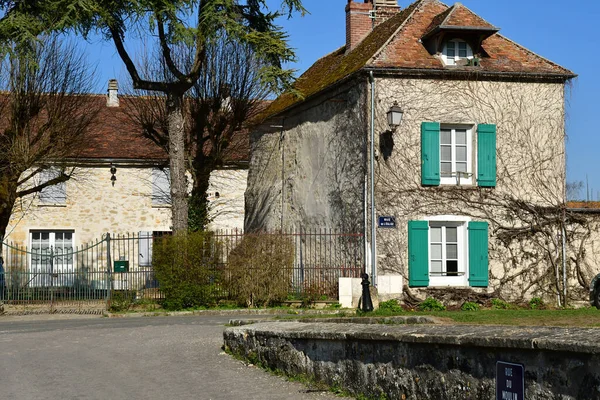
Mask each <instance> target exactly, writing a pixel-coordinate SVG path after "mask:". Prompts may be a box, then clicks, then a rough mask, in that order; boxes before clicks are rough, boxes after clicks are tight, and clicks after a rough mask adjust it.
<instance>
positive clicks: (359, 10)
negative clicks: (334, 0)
mask: <svg viewBox="0 0 600 400" xmlns="http://www.w3.org/2000/svg"><path fill="white" fill-rule="evenodd" d="M372 11H373V0H364V1H363V2H362V3H357V2H354V1H352V0H348V4H347V5H346V53H349V52H350V51H352V49H354V48H355V47H356V46H357V45H358V44H359V43H360V42H361V41H362V40H363V39H364V38H365V37H367V35H368V34H369V32H371V30H372V29H373V20H372V19H371V15H372V14H371V13H372Z"/></svg>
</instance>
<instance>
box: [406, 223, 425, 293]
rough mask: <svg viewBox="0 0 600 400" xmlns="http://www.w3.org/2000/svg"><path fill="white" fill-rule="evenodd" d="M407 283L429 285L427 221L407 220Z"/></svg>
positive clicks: (410, 284)
mask: <svg viewBox="0 0 600 400" xmlns="http://www.w3.org/2000/svg"><path fill="white" fill-rule="evenodd" d="M408 285H409V286H412V287H415V286H429V222H427V221H408Z"/></svg>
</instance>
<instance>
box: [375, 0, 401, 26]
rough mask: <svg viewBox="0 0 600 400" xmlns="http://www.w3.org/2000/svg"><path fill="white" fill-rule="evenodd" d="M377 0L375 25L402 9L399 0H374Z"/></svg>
mask: <svg viewBox="0 0 600 400" xmlns="http://www.w3.org/2000/svg"><path fill="white" fill-rule="evenodd" d="M373 1H374V2H375V26H377V25H379V24H380V23H382V22H383V21H385V20H387V19H388V18H391V17H393V16H394V15H396V14H397V13H398V12H399V11H400V6H398V0H373Z"/></svg>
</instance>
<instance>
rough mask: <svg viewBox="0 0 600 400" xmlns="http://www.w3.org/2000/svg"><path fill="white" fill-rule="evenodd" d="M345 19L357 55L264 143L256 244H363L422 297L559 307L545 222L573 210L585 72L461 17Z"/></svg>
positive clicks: (256, 150)
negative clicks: (568, 105) (573, 99)
mask: <svg viewBox="0 0 600 400" xmlns="http://www.w3.org/2000/svg"><path fill="white" fill-rule="evenodd" d="M345 10H346V44H345V45H344V46H343V47H341V48H339V49H337V50H335V51H333V52H332V53H330V54H328V55H326V56H324V57H323V58H321V59H319V60H318V61H317V62H316V63H315V64H314V65H313V66H312V67H311V68H309V69H308V70H307V71H306V72H305V73H304V74H303V75H302V76H301V77H300V78H299V79H298V80H297V82H296V84H295V89H296V90H297V91H299V92H300V93H302V96H296V95H294V94H292V93H287V94H284V95H282V96H280V97H279V98H278V99H277V100H276V101H274V102H273V103H272V104H271V105H270V107H269V108H268V109H267V110H266V111H265V113H264V114H263V117H264V120H263V123H262V125H260V126H259V127H258V128H257V129H256V131H255V132H254V133H253V134H252V135H251V148H252V149H251V150H252V151H251V161H250V169H249V176H248V188H247V191H246V216H245V218H246V219H245V228H246V230H273V229H289V228H295V229H298V228H300V227H305V228H310V227H324V228H335V229H338V230H343V231H346V232H362V233H364V235H365V238H366V240H365V242H366V243H365V248H366V253H367V257H366V258H367V266H366V268H367V271H368V272H369V274H371V273H373V275H374V276H373V281H374V283H375V284H378V280H379V278H378V276H379V275H381V276H384V275H386V276H388V275H395V276H398V275H399V276H402V277H403V279H404V288H405V290H406V292H407V294H408V295H409V296H410V295H412V294H415V295H416V296H417V297H420V296H424V295H431V294H433V295H443V294H447V293H458V294H459V297H460V298H464V297H465V296H470V295H474V296H477V295H481V294H484V295H487V296H491V295H494V296H500V297H503V298H506V299H515V300H516V299H526V298H529V297H531V296H533V295H536V296H537V295H540V296H551V295H554V294H555V293H554V289H552V279H551V277H549V270H548V268H549V267H547V266H544V265H543V262H542V261H541V260H542V259H541V258H540V257H543V253H544V252H546V253H547V249H543V248H540V247H539V246H538V245H539V243H537V242H539V240H538V238H537V237H536V236H535V235H536V231H535V229H533V228H532V226H533V225H532V221H533V220H535V219H536V215H538V214H540V213H543V212H542V211H541V210H549V209H554V208H556V207H560V206H561V205H564V204H565V173H566V171H565V169H566V162H565V122H564V119H565V90H566V85H567V84H568V82H569V80H571V79H572V78H574V77H575V75H574V73H573V72H571V71H569V70H567V69H565V68H563V67H561V66H559V65H557V64H555V63H553V62H551V61H549V60H547V59H545V58H543V57H542V56H539V55H537V54H535V53H533V52H532V51H530V50H528V49H526V48H524V47H523V46H521V45H519V44H517V43H515V42H513V41H511V40H510V39H508V38H506V37H504V36H502V35H501V34H500V33H499V31H500V29H499V28H498V27H496V26H494V25H492V24H491V23H489V22H487V21H485V20H484V19H482V18H481V17H479V16H478V15H476V14H475V13H474V12H472V11H471V10H469V9H468V8H466V7H465V6H463V5H462V4H460V3H456V4H455V5H453V6H450V7H449V6H447V5H444V4H443V3H441V2H440V1H438V0H418V1H415V2H414V3H413V4H411V5H410V6H408V7H407V8H405V9H400V8H399V7H398V5H397V2H396V1H395V0H365V1H361V2H355V1H352V0H349V1H348V4H347V5H346V9H345ZM398 111H399V112H401V113H402V119H401V122H400V123H399V124H398V123H397V122H396V123H392V124H390V123H389V122H388V116H389V117H392V116H396V117H397V116H398V113H397V112H398ZM392 112H393V113H392ZM371 173H372V176H373V179H371ZM371 193H372V195H371ZM544 212H545V211H544ZM536 213H537V214H536ZM524 233H530V234H529V235H527V234H524ZM550 235H551V236H552V235H554V232H551V233H550ZM553 237H554V236H553ZM542 247H543V246H542ZM373 248H374V249H375V250H374V251H373V252H371V249H373ZM550 275H551V274H550ZM557 276H558V275H557ZM555 278H557V277H555ZM450 288H452V290H450ZM421 298H422V297H421Z"/></svg>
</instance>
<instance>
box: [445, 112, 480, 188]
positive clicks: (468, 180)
mask: <svg viewBox="0 0 600 400" xmlns="http://www.w3.org/2000/svg"><path fill="white" fill-rule="evenodd" d="M459 129H460V130H465V131H466V133H467V138H466V141H467V144H466V148H467V149H466V151H467V175H466V176H465V175H464V174H461V176H460V179H459V177H458V173H457V171H456V149H457V147H459V146H461V145H457V144H456V130H459ZM443 130H450V138H451V144H450V146H451V156H452V160H451V162H452V168H451V171H452V176H443V174H442V162H444V161H447V160H443V159H442V146H445V145H444V144H442V131H443ZM439 149H440V185H473V176H474V175H475V171H474V168H473V126H472V125H455V124H454V125H453V124H441V125H440V147H439Z"/></svg>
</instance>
